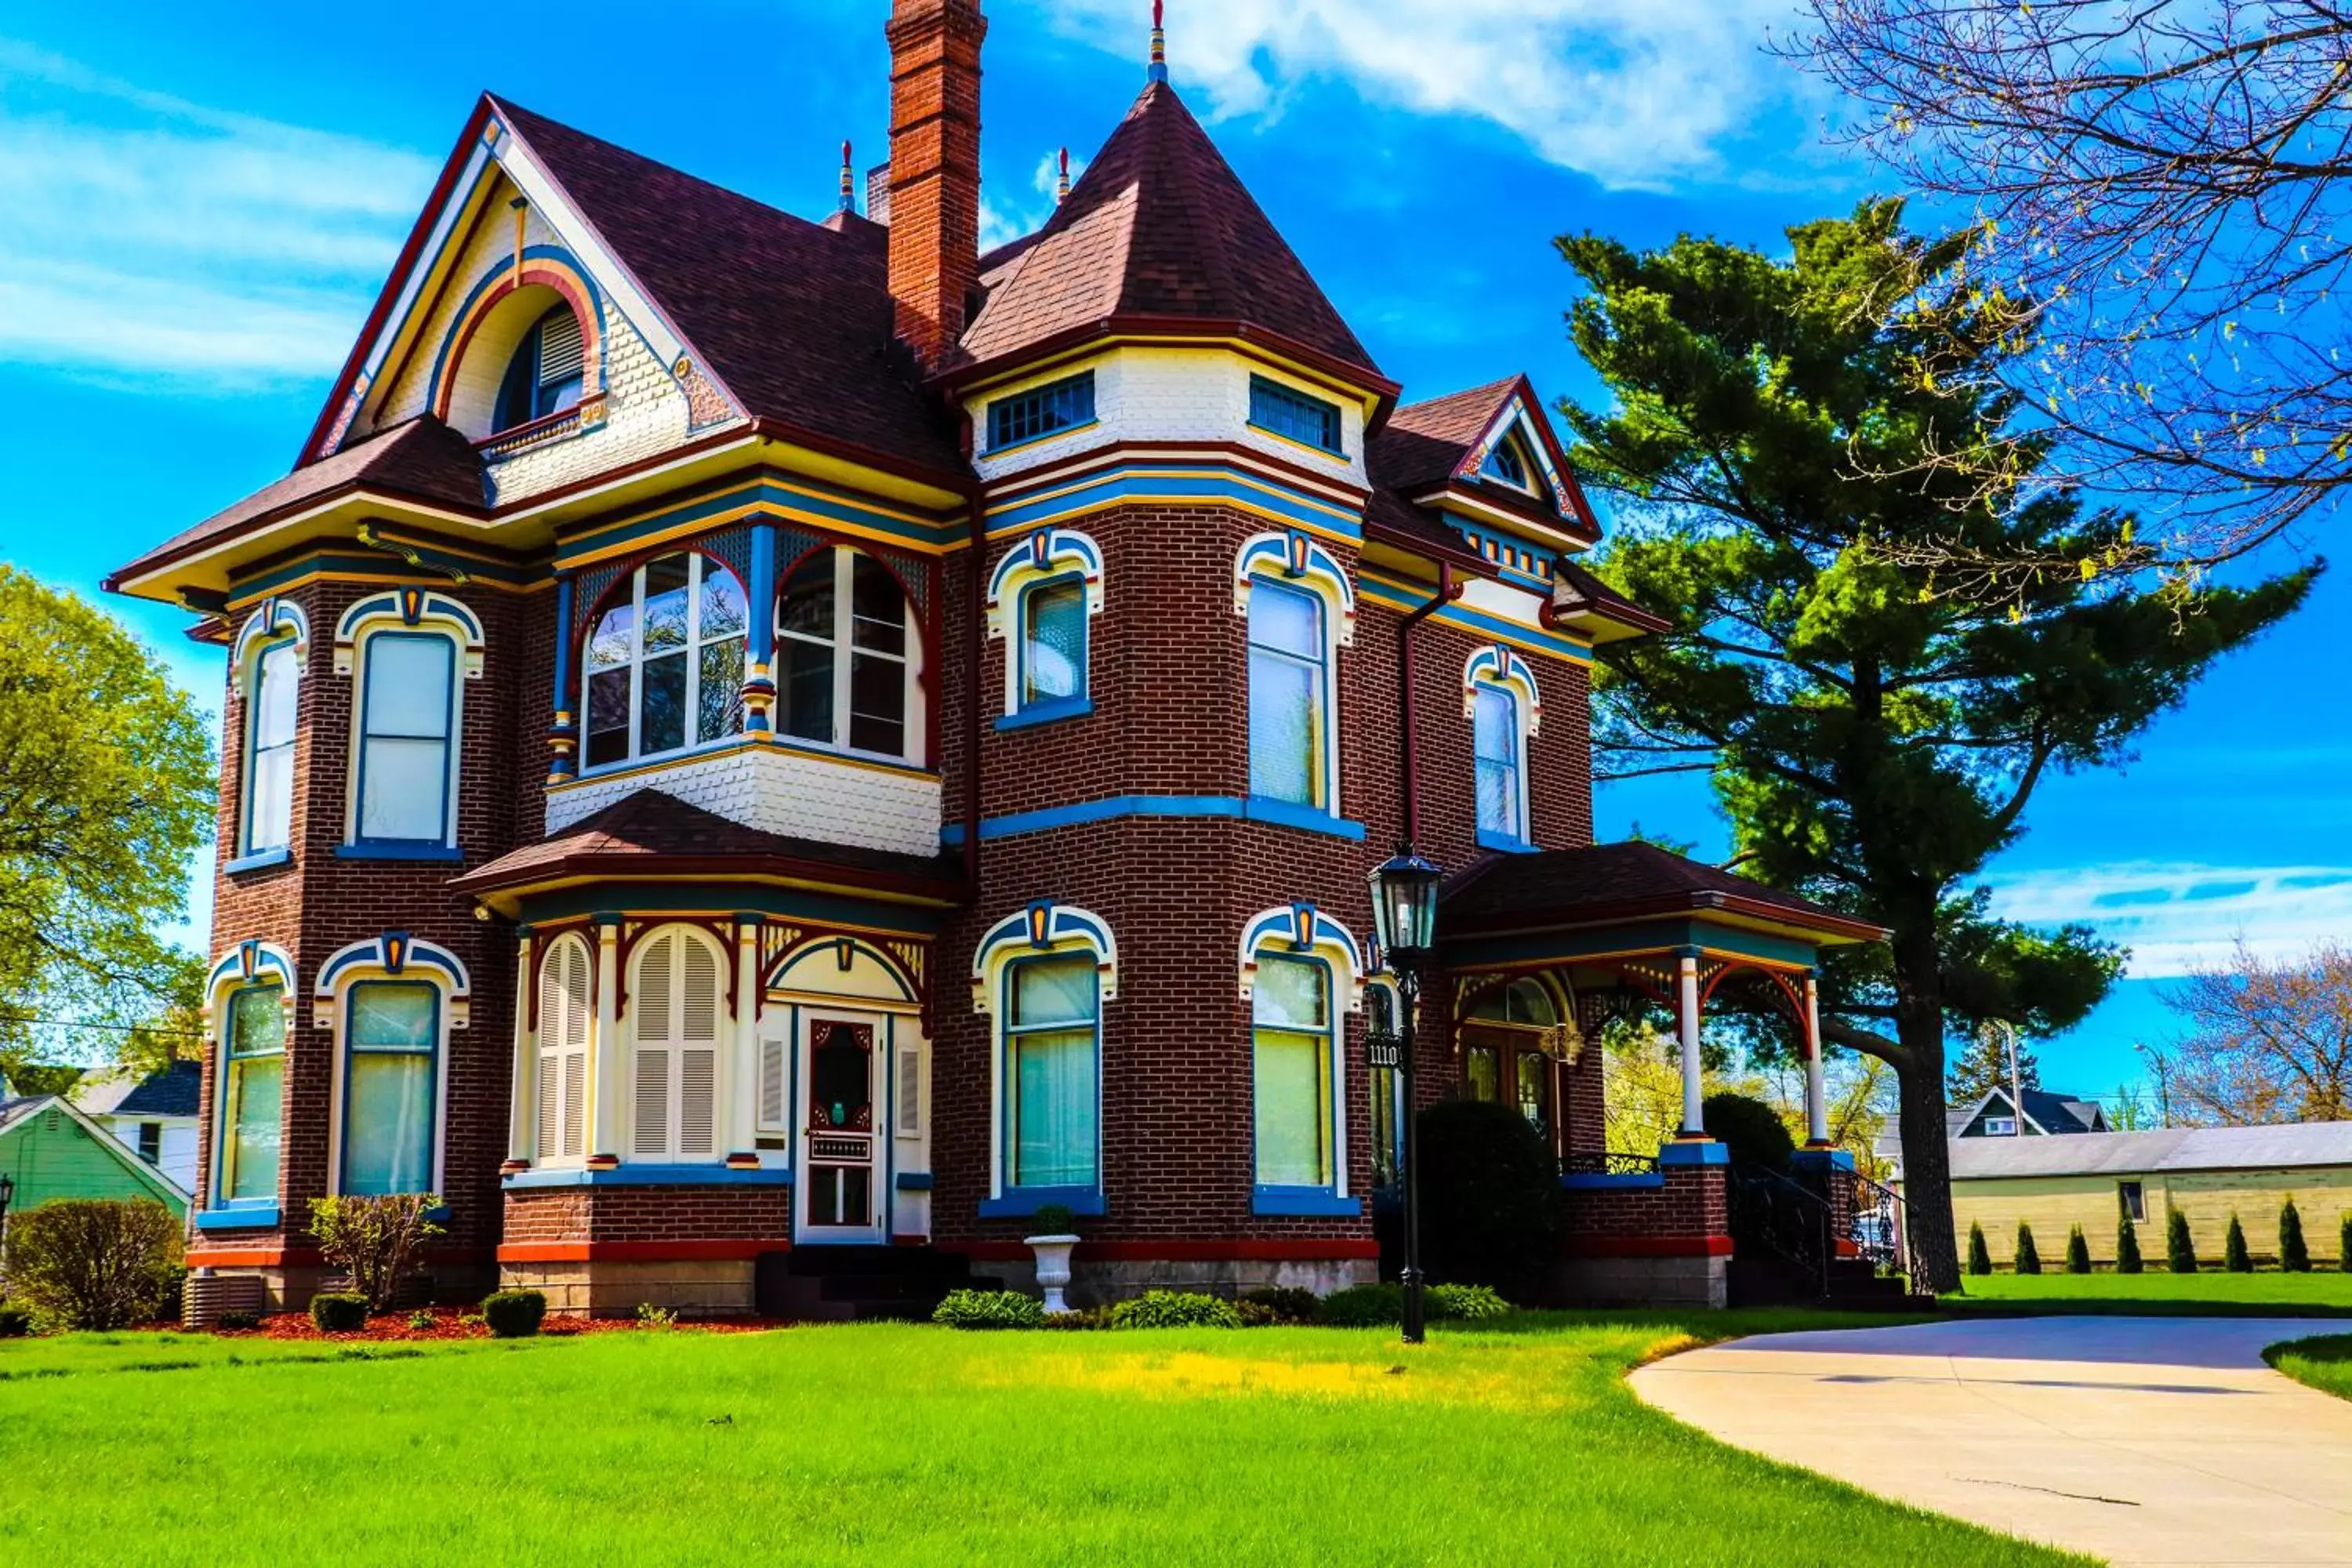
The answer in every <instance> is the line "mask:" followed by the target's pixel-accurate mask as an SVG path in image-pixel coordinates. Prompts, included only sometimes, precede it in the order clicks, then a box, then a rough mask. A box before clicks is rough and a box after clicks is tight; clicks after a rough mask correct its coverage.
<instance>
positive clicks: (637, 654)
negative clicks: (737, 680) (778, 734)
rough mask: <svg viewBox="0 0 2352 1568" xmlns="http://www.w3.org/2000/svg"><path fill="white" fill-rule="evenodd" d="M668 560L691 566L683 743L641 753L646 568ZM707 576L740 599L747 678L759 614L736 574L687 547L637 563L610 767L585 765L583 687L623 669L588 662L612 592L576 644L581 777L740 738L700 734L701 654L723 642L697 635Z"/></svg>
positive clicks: (614, 603) (614, 605) (613, 604)
mask: <svg viewBox="0 0 2352 1568" xmlns="http://www.w3.org/2000/svg"><path fill="white" fill-rule="evenodd" d="M670 555H684V556H686V557H687V558H688V561H689V562H690V563H691V564H690V565H689V566H688V571H687V579H686V581H687V588H686V646H685V647H684V649H683V650H682V652H683V656H684V658H685V659H686V701H685V704H684V707H685V714H686V732H687V739H686V742H685V743H684V744H683V745H679V746H674V747H671V748H670V749H668V750H667V751H660V752H647V751H646V749H645V743H644V731H645V717H646V702H645V694H646V567H648V566H650V565H652V564H653V563H655V562H656V561H659V560H661V559H663V558H665V557H667V556H670ZM712 571H719V572H723V573H725V574H727V575H728V577H730V579H732V580H733V582H734V584H735V590H736V592H737V593H739V594H741V595H743V604H744V621H745V624H744V628H743V630H742V632H740V633H739V634H737V635H738V636H740V637H741V638H742V640H743V645H744V646H743V658H744V665H743V668H744V671H745V674H746V676H747V677H748V675H749V673H750V671H751V625H750V620H751V616H755V615H757V614H759V607H758V606H757V605H753V604H752V603H751V593H750V591H749V590H748V589H747V588H745V587H744V585H743V578H742V576H741V574H739V573H738V572H737V571H736V570H735V568H733V567H732V566H730V565H729V564H727V563H726V562H724V561H721V560H719V557H717V556H716V555H712V554H709V552H705V551H701V550H697V549H694V548H693V547H691V546H687V547H683V548H680V549H677V550H664V551H659V552H656V553H655V554H654V555H652V556H650V557H648V558H647V559H646V560H644V561H640V562H639V563H637V564H636V565H635V566H634V567H632V568H630V570H629V576H628V584H629V611H630V623H631V624H630V626H629V662H628V664H627V666H626V668H627V669H628V672H629V750H628V754H627V755H625V756H620V757H614V758H613V759H611V760H610V761H607V762H602V763H593V764H592V763H589V761H588V742H589V732H588V722H589V718H588V716H589V700H588V689H589V683H590V682H591V681H592V680H593V679H594V678H595V677H596V676H597V675H598V674H600V673H604V674H609V673H610V672H611V671H613V670H615V669H619V668H623V667H622V666H620V665H616V664H615V665H604V666H602V667H599V666H598V665H597V664H595V663H594V661H593V658H592V657H591V654H592V650H593V648H594V647H595V645H596V626H597V625H598V623H599V622H601V621H602V620H603V619H604V616H606V615H608V614H610V613H611V611H612V610H614V609H615V608H617V607H618V605H619V601H618V600H617V599H616V598H614V596H613V594H612V592H611V591H610V590H609V589H608V590H607V591H606V594H605V596H604V598H603V599H601V600H599V601H598V604H597V607H596V609H595V611H594V612H593V614H592V615H591V616H589V620H588V630H587V633H586V635H585V636H583V637H582V638H581V639H580V675H579V680H580V694H579V695H580V776H581V777H583V778H588V777H593V776H594V775H595V774H597V773H604V772H607V771H610V770H615V769H620V768H632V767H635V766H637V765H638V764H639V763H652V762H659V761H661V760H662V759H664V758H667V757H686V756H691V755H692V754H693V753H695V752H698V751H700V750H702V749H703V748H705V747H709V746H715V745H719V744H722V743H724V742H729V741H733V740H738V739H740V738H741V736H742V735H743V734H744V732H745V731H743V730H742V729H741V728H740V727H739V728H738V729H736V730H734V731H730V733H728V734H724V735H709V736H706V735H704V734H702V733H701V728H702V650H703V647H704V646H705V645H706V644H709V643H715V642H724V641H726V640H727V639H726V637H723V636H722V637H704V636H703V635H702V583H703V577H704V575H705V574H707V573H709V572H712ZM618 586H619V584H614V587H618ZM656 657H658V658H676V657H678V656H677V655H676V654H671V653H667V652H665V653H663V654H660V655H658V656H656ZM746 717H748V715H746Z"/></svg>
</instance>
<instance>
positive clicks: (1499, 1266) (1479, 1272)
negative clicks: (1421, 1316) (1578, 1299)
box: [1412, 1100, 1559, 1292]
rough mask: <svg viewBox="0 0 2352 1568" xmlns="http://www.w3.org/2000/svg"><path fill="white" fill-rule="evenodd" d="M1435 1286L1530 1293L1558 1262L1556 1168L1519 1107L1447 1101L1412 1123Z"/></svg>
mask: <svg viewBox="0 0 2352 1568" xmlns="http://www.w3.org/2000/svg"><path fill="white" fill-rule="evenodd" d="M1413 1139H1414V1142H1413V1146H1412V1157H1413V1159H1414V1160H1416V1161H1418V1162H1419V1163H1420V1165H1421V1176H1420V1182H1421V1240H1422V1250H1423V1264H1424V1266H1425V1267H1426V1268H1428V1270H1429V1277H1430V1278H1432V1279H1451V1280H1454V1281H1456V1282H1458V1283H1461V1284H1465V1285H1492V1286H1494V1287H1495V1288H1496V1289H1499V1290H1507V1291H1512V1292H1518V1291H1523V1290H1528V1289H1533V1288H1534V1286H1535V1285H1536V1284H1537V1282H1538V1281H1539V1280H1540V1279H1542V1278H1543V1276H1544V1273H1545V1271H1546V1270H1547V1269H1549V1268H1550V1267H1551V1264H1552V1262H1553V1260H1554V1259H1556V1258H1558V1257H1559V1241H1558V1239H1557V1238H1558V1236H1559V1162H1558V1161H1557V1160H1556V1159H1554V1158H1553V1156H1552V1152H1551V1148H1550V1146H1549V1144H1547V1143H1546V1142H1544V1140H1543V1135H1542V1134H1541V1133H1539V1132H1538V1131H1536V1130H1535V1128H1534V1127H1533V1126H1531V1125H1529V1124H1528V1119H1527V1118H1526V1117H1525V1116H1523V1115H1521V1114H1520V1112H1519V1110H1518V1108H1517V1106H1513V1105H1499V1104H1496V1103H1495V1102H1493V1101H1490V1100H1441V1101H1439V1102H1438V1103H1437V1104H1435V1105H1432V1106H1430V1107H1428V1108H1426V1109H1425V1110H1423V1111H1422V1112H1421V1114H1420V1115H1418V1116H1417V1117H1415V1118H1414V1119H1413Z"/></svg>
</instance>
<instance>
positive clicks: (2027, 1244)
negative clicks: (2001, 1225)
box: [2016, 1220, 2042, 1274]
mask: <svg viewBox="0 0 2352 1568" xmlns="http://www.w3.org/2000/svg"><path fill="white" fill-rule="evenodd" d="M2016 1267H2017V1271H2018V1272H2019V1273H2020V1274H2039V1273H2041V1272H2042V1249H2041V1248H2039V1247H2035V1246H2034V1245H2033V1227H2032V1226H2030V1225H2028V1224H2026V1223H2025V1222H2024V1221H2023V1220H2019V1221H2018V1222H2017V1261H2016Z"/></svg>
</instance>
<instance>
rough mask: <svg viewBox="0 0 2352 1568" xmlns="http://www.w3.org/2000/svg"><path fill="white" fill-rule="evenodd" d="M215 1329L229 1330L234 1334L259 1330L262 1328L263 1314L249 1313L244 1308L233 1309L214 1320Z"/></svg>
mask: <svg viewBox="0 0 2352 1568" xmlns="http://www.w3.org/2000/svg"><path fill="white" fill-rule="evenodd" d="M213 1327H214V1328H216V1329H227V1330H229V1331H231V1332H234V1333H242V1332H244V1331H246V1330H247V1329H257V1328H259V1327H261V1314H260V1313H258V1312H248V1311H247V1310H245V1309H244V1308H242V1307H231V1308H230V1309H229V1310H227V1311H226V1312H223V1313H222V1314H221V1315H220V1316H219V1317H217V1318H215V1319H214V1320H213Z"/></svg>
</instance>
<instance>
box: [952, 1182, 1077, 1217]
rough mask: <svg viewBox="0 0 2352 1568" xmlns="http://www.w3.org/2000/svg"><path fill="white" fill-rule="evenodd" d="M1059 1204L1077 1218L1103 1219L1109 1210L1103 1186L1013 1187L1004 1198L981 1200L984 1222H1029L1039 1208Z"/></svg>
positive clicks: (981, 1212) (981, 1215) (981, 1214)
mask: <svg viewBox="0 0 2352 1568" xmlns="http://www.w3.org/2000/svg"><path fill="white" fill-rule="evenodd" d="M1054 1204H1059V1205H1062V1206H1063V1207H1064V1208H1066V1209H1067V1210H1069V1211H1070V1212H1071V1213H1072V1214H1074V1215H1087V1216H1089V1217H1092V1218H1100V1217H1101V1216H1102V1215H1105V1214H1107V1213H1108V1212H1109V1211H1108V1209H1106V1208H1105V1207H1104V1206H1103V1195H1102V1189H1101V1188H1100V1187H1013V1188H1010V1189H1008V1190H1007V1191H1006V1193H1005V1194H1004V1195H1003V1197H1001V1198H982V1199H981V1200H980V1217H981V1218H982V1219H1026V1218H1028V1217H1029V1216H1030V1215H1034V1214H1035V1213H1036V1212H1037V1211H1038V1210H1039V1209H1042V1208H1045V1207H1047V1206H1049V1205H1054Z"/></svg>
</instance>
